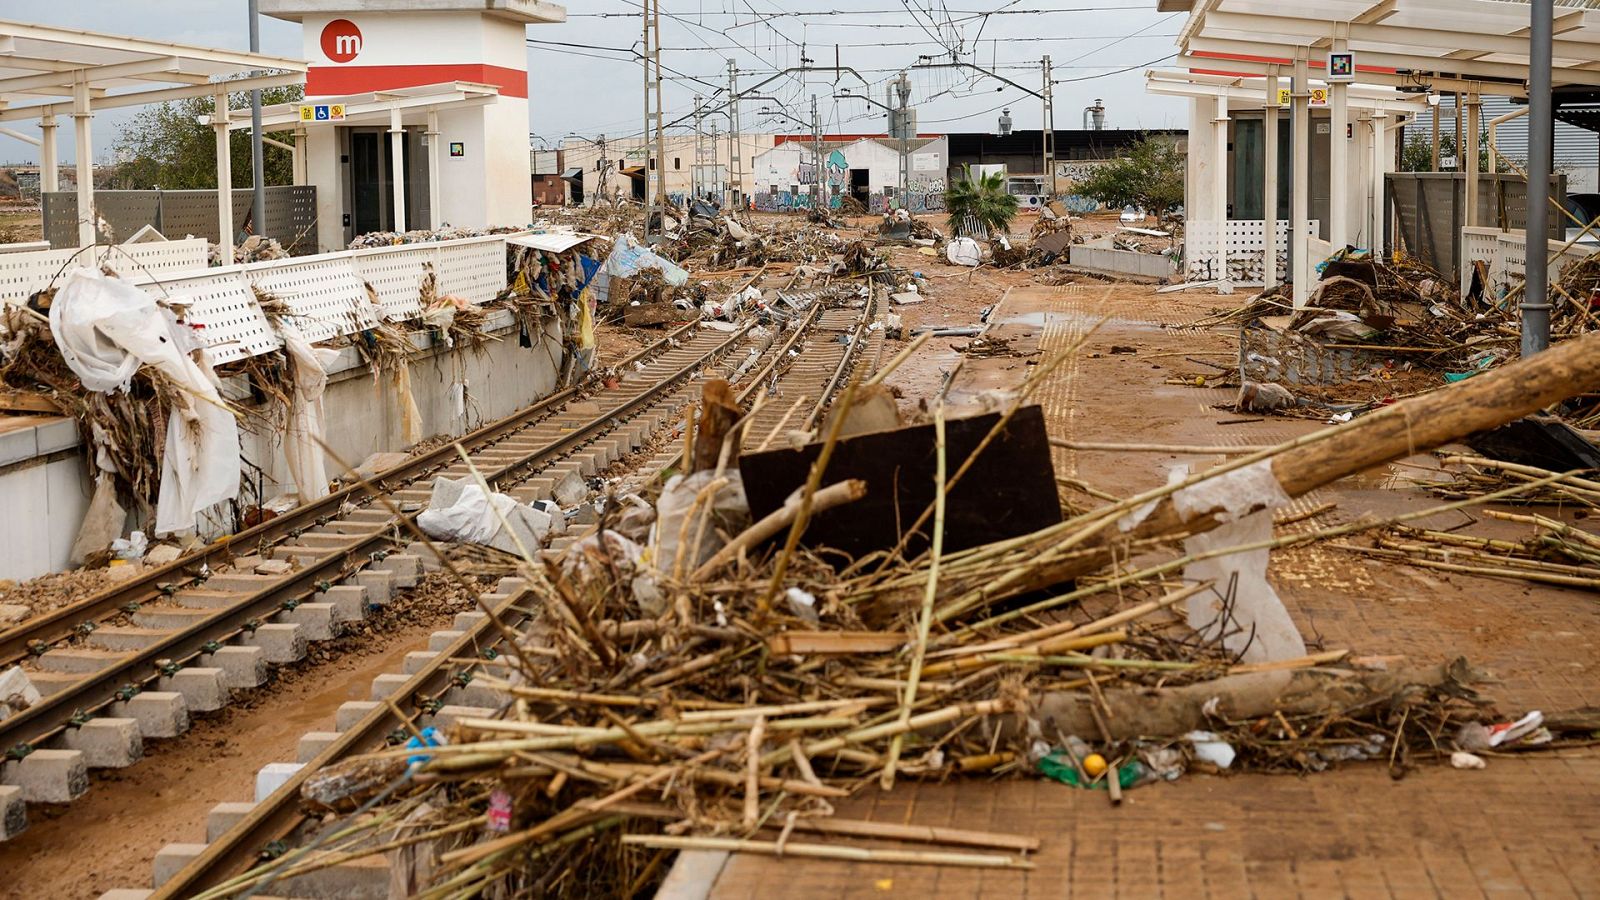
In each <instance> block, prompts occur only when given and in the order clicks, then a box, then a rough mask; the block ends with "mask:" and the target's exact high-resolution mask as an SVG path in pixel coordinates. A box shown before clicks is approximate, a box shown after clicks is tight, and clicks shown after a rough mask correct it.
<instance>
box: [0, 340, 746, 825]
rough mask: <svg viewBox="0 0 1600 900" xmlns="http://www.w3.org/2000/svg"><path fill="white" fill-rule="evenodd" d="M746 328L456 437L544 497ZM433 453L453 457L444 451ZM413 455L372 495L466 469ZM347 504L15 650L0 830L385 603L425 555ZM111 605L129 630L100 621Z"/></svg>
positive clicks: (199, 561)
mask: <svg viewBox="0 0 1600 900" xmlns="http://www.w3.org/2000/svg"><path fill="white" fill-rule="evenodd" d="M749 330H750V326H749V325H745V326H743V327H740V328H737V329H735V330H734V331H733V332H731V333H728V332H716V331H711V330H708V329H699V330H693V329H682V330H679V331H678V332H675V333H674V334H673V335H671V336H669V338H667V339H663V340H662V341H661V342H658V343H657V344H656V345H654V346H653V347H651V348H647V349H646V350H645V351H643V352H642V353H641V354H639V355H637V356H636V357H635V358H632V359H630V360H629V361H628V363H629V364H628V365H627V366H625V367H624V373H623V378H622V380H621V383H620V384H618V385H617V386H616V387H612V388H606V389H602V390H600V391H597V392H595V393H593V394H591V395H590V396H589V397H587V398H586V399H584V400H582V401H579V402H574V401H573V398H574V396H575V392H563V394H564V395H565V396H561V395H558V397H557V398H552V400H554V401H555V402H551V401H549V400H547V401H545V402H543V403H541V404H536V405H535V407H530V410H524V411H522V412H520V413H518V414H517V415H515V416H512V417H510V419H508V420H504V421H502V422H499V423H495V424H494V425H491V426H488V427H487V428H484V429H480V430H478V431H477V432H474V433H473V434H472V435H469V436H467V437H466V438H464V439H463V446H465V447H469V448H472V449H470V450H469V456H470V458H472V459H473V462H474V466H475V467H476V468H477V469H478V471H479V472H480V473H482V474H483V475H484V476H485V477H486V478H487V479H488V480H489V481H490V482H491V483H492V484H494V485H496V487H497V488H499V489H504V490H507V491H509V492H511V493H513V494H515V495H518V496H519V498H520V499H524V500H527V499H535V498H537V497H540V496H548V495H549V491H550V489H551V487H552V486H553V484H554V479H553V478H552V477H551V476H550V475H547V474H545V473H546V472H549V471H556V472H557V473H561V474H564V472H565V471H566V470H569V469H570V470H572V471H576V472H579V473H580V474H583V475H589V474H593V472H594V470H595V469H596V468H603V467H604V466H606V465H608V464H609V463H610V462H611V461H613V460H614V459H615V458H617V457H618V456H620V455H622V454H624V453H627V452H630V451H632V450H634V449H636V448H637V447H639V446H641V445H643V444H645V443H646V442H647V441H648V440H649V437H650V436H651V434H653V433H654V431H656V430H657V429H659V428H662V427H670V426H671V424H672V423H674V422H675V421H676V419H677V415H676V411H675V410H676V408H678V407H681V405H682V404H683V403H685V402H687V401H688V399H689V397H690V396H691V393H692V392H691V391H690V390H688V387H687V386H688V383H689V380H690V378H691V377H692V376H694V375H695V374H696V373H698V372H700V371H701V370H702V369H704V368H705V367H706V366H707V365H709V364H712V363H713V361H714V360H717V359H720V358H723V357H725V356H727V355H728V354H730V352H732V351H733V350H734V349H735V348H737V347H739V346H741V345H743V344H746V343H748V342H750V340H751V337H750V335H749ZM769 343H771V344H775V343H777V342H776V340H773V341H770V342H769ZM652 351H654V352H652ZM646 357H648V358H649V361H648V362H645V361H644V360H645V359H646ZM635 362H637V363H639V365H638V366H634V365H633V363H635ZM514 422H516V423H515V424H514ZM474 444H476V446H475V447H474V446H473V445H474ZM442 450H444V451H447V452H448V454H450V455H452V456H454V455H455V449H454V447H450V446H447V447H445V448H442ZM580 451H581V452H580ZM569 457H570V458H569ZM427 458H428V465H427V466H426V467H420V466H411V464H408V465H407V466H402V467H397V469H394V470H390V471H388V472H385V473H383V475H382V476H380V477H379V478H377V479H375V480H374V481H375V484H376V486H375V487H374V488H373V489H372V490H374V491H380V492H386V493H390V494H392V495H393V496H394V498H395V501H396V502H397V503H405V502H406V501H407V500H408V499H410V500H416V499H418V498H423V499H425V497H426V495H427V493H428V491H427V490H426V489H425V488H424V487H422V485H425V484H427V482H424V481H422V479H423V478H425V477H428V476H429V475H433V474H443V475H452V476H459V475H464V474H467V473H468V471H469V470H468V468H467V466H466V464H465V463H460V462H457V463H455V464H450V465H446V463H447V457H446V456H445V455H444V454H438V453H431V454H429V455H428V457H427ZM401 469H406V471H403V472H402V471H400V470H401ZM391 484H392V485H396V486H397V487H398V491H396V489H395V488H389V487H387V486H388V485H391ZM519 484H520V485H522V486H521V487H517V486H516V485H519ZM355 490H360V491H362V492H363V493H364V494H366V495H367V499H368V500H369V501H370V499H371V492H370V491H368V489H367V487H365V486H356V487H355V488H354V489H347V491H344V492H341V493H342V494H343V496H344V498H350V499H351V501H352V502H351V505H352V506H357V505H356V504H355V503H354V502H353V500H354V499H358V498H359V495H356V494H355V493H354V491H355ZM314 505H315V506H318V507H319V510H320V509H321V508H322V505H321V504H314ZM361 506H366V507H367V508H360V507H359V506H357V508H355V509H353V510H349V509H347V510H345V511H342V512H341V511H340V510H339V507H334V508H333V511H332V512H329V513H327V514H326V515H325V516H324V515H320V514H319V515H315V516H313V517H311V518H310V519H307V518H306V517H305V516H303V515H302V516H298V517H296V521H299V522H301V523H302V524H301V525H300V526H299V527H291V528H288V529H280V530H278V531H276V532H272V533H270V534H269V533H267V532H264V531H255V530H252V531H253V532H254V533H253V534H250V535H248V536H245V537H244V540H243V541H237V540H236V541H235V546H236V547H237V546H238V544H240V543H246V542H248V543H247V545H248V546H251V547H252V549H254V550H256V551H257V552H256V553H255V554H252V555H251V556H249V557H246V558H245V562H247V563H251V562H254V563H256V564H255V565H254V566H253V567H250V568H249V569H247V570H246V571H245V572H235V573H229V574H220V575H219V574H212V575H209V577H207V575H206V573H207V572H208V571H209V565H210V563H211V562H217V563H219V564H220V563H221V562H222V559H223V557H221V556H219V555H217V554H216V551H215V550H207V551H204V552H202V553H197V554H194V555H192V556H191V557H189V558H188V559H189V562H190V564H191V565H194V566H195V568H196V569H197V570H198V572H197V573H195V574H193V575H191V574H190V573H189V572H183V573H182V574H183V575H184V576H186V577H188V578H189V582H188V584H186V585H184V586H178V585H175V584H173V583H171V582H167V583H164V584H163V585H161V586H152V585H150V584H136V585H131V586H129V593H128V594H126V595H125V596H128V595H132V596H139V595H141V594H142V595H145V596H150V595H151V594H152V593H153V597H152V598H151V599H150V600H148V601H138V600H130V601H127V602H126V605H125V606H121V607H114V608H113V609H114V610H115V611H114V612H112V613H109V614H107V613H104V612H103V610H104V609H105V607H106V604H104V603H103V602H101V603H84V604H80V605H79V606H80V607H81V609H80V614H81V616H82V617H81V618H80V619H79V620H78V621H79V625H78V626H77V627H75V628H74V633H75V634H76V635H77V637H78V639H77V641H76V642H75V645H74V646H57V647H54V648H51V649H45V650H43V652H39V653H36V654H31V655H30V656H29V657H27V663H28V665H30V666H31V667H32V668H33V671H32V672H30V675H32V676H34V677H36V678H37V679H38V681H39V683H40V686H41V688H42V689H43V690H42V692H43V691H48V692H49V694H48V696H46V697H45V698H44V699H43V700H42V701H41V702H40V703H38V704H36V705H35V706H34V707H32V708H30V709H28V710H26V711H25V712H23V713H21V714H19V715H16V716H13V717H11V718H8V719H7V720H5V721H4V722H0V747H5V748H8V749H7V752H6V756H7V758H6V761H5V762H4V764H3V768H0V823H4V824H3V825H0V838H3V837H8V836H10V835H11V834H14V833H16V832H17V831H20V830H21V829H22V828H23V827H25V823H26V810H25V806H24V804H25V803H27V802H46V803H65V802H70V801H71V800H72V799H74V798H75V797H77V796H80V795H81V794H82V793H84V792H85V791H86V790H87V789H88V783H89V782H88V777H87V772H88V770H89V769H91V768H112V767H120V766H126V765H129V764H132V763H133V762H136V761H137V760H138V759H139V758H140V756H141V755H142V742H143V740H144V739H146V738H168V737H176V736H177V735H179V734H181V733H182V732H183V731H185V730H186V729H187V726H188V717H189V714H190V713H191V712H202V711H210V710H215V709H218V708H220V707H221V706H223V705H224V704H225V703H226V702H227V699H228V696H229V692H230V691H231V690H233V689H235V688H245V687H254V686H257V685H259V684H260V683H261V682H262V681H263V680H264V678H265V676H266V673H267V671H268V666H269V665H274V664H288V663H292V662H294V661H296V660H298V659H299V658H300V657H301V656H303V655H304V652H305V648H306V642H307V641H308V640H326V639H330V638H332V637H334V636H336V635H337V634H338V633H339V631H340V629H341V627H342V625H343V623H345V622H349V621H356V620H359V619H360V618H362V617H363V616H364V614H365V610H366V609H367V608H368V606H369V605H380V604H384V603H387V602H390V601H391V599H392V597H393V594H394V591H395V589H396V588H397V587H408V586H410V585H411V584H414V583H415V581H416V579H417V577H418V576H419V575H420V573H421V571H422V569H423V568H424V567H431V566H429V565H427V564H429V563H432V562H433V560H429V559H424V558H422V557H419V556H418V555H417V554H416V553H414V552H395V549H396V546H397V543H398V542H399V541H400V540H402V539H401V537H400V536H401V535H402V534H403V533H404V527H403V523H402V522H401V521H400V520H399V519H396V518H394V517H393V516H392V515H390V513H389V512H388V509H387V507H386V506H385V505H382V504H378V505H377V506H376V507H373V506H372V505H370V503H369V504H361ZM289 515H290V516H294V513H290V514H289ZM415 515H416V513H415V512H408V513H404V514H403V516H402V518H404V519H406V520H414V518H415ZM250 538H254V541H253V542H252V541H250ZM408 549H416V548H408ZM237 561H238V560H237V557H235V562H237ZM179 562H180V563H182V562H183V561H182V560H180V561H179ZM181 570H182V566H178V565H174V566H168V567H164V568H163V569H162V570H159V571H158V573H156V574H157V575H158V576H166V577H173V576H174V575H175V574H177V573H179V572H180V571H181ZM152 587H154V590H153V591H152ZM94 599H97V600H103V599H104V598H94ZM96 612H101V614H102V615H103V616H104V618H95V617H94V616H95V613H96ZM122 615H126V616H128V617H129V621H130V622H131V624H130V625H127V626H120V625H103V624H101V623H102V622H104V621H106V620H107V619H110V620H113V621H115V620H116V619H118V618H120V616H122ZM62 621H63V620H62V619H61V618H59V617H57V618H56V619H54V620H53V621H52V623H50V625H48V626H45V627H50V628H54V627H59V626H60V624H61V622H62ZM85 623H93V624H92V625H89V626H88V627H84V624H85ZM56 643H57V644H61V643H64V642H62V641H59V640H58V641H56Z"/></svg>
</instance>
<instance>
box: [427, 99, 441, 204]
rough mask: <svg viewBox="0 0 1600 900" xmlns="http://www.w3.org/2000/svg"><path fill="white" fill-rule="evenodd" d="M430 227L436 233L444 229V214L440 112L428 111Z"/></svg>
mask: <svg viewBox="0 0 1600 900" xmlns="http://www.w3.org/2000/svg"><path fill="white" fill-rule="evenodd" d="M427 133H428V227H429V228H432V229H433V230H435V231H438V230H439V229H440V228H443V227H444V224H443V223H444V213H443V211H442V210H441V209H440V208H439V207H440V202H441V201H440V194H441V190H440V185H439V111H438V110H437V109H433V108H432V107H429V109H428V132H427Z"/></svg>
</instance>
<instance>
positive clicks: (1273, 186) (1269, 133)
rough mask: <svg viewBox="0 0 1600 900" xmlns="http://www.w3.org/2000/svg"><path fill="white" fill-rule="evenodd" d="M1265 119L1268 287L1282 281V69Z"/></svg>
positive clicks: (1270, 81)
mask: <svg viewBox="0 0 1600 900" xmlns="http://www.w3.org/2000/svg"><path fill="white" fill-rule="evenodd" d="M1261 111H1262V113H1263V121H1262V123H1261V145H1262V152H1261V160H1262V162H1261V166H1262V169H1263V173H1262V179H1261V219H1262V223H1261V224H1262V226H1263V229H1264V232H1265V236H1266V246H1265V248H1264V249H1263V250H1262V251H1261V280H1262V283H1263V284H1264V285H1265V286H1267V287H1269V288H1270V287H1272V286H1273V285H1275V284H1277V283H1278V237H1277V235H1278V70H1277V68H1276V67H1274V68H1273V69H1271V70H1270V71H1269V72H1268V74H1267V105H1266V106H1265V107H1263V108H1262V110H1261Z"/></svg>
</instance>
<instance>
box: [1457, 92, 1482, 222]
mask: <svg viewBox="0 0 1600 900" xmlns="http://www.w3.org/2000/svg"><path fill="white" fill-rule="evenodd" d="M1481 109H1482V107H1481V105H1480V103H1479V100H1478V92H1477V91H1475V90H1474V91H1471V92H1469V93H1468V94H1467V127H1466V133H1465V134H1463V135H1462V145H1461V146H1462V149H1461V151H1460V157H1461V171H1463V172H1466V173H1467V215H1466V220H1465V221H1466V223H1467V227H1469V228H1470V227H1473V226H1475V225H1477V224H1478V118H1479V113H1480V112H1481Z"/></svg>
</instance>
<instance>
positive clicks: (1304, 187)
mask: <svg viewBox="0 0 1600 900" xmlns="http://www.w3.org/2000/svg"><path fill="white" fill-rule="evenodd" d="M1310 101H1311V79H1310V77H1309V72H1308V68H1307V66H1306V60H1305V51H1304V50H1303V49H1302V50H1298V51H1297V52H1296V59H1295V61H1294V92H1293V95H1292V98H1291V99H1290V103H1291V105H1292V111H1293V115H1294V121H1293V128H1294V136H1293V139H1292V144H1293V147H1292V150H1291V152H1292V153H1293V156H1292V157H1291V158H1290V160H1289V165H1290V174H1291V177H1292V179H1293V180H1292V181H1291V182H1290V184H1289V217H1290V219H1291V220H1292V221H1290V222H1289V234H1290V242H1289V243H1290V251H1289V252H1290V254H1291V256H1292V257H1293V264H1292V265H1291V268H1290V271H1292V272H1293V273H1294V305H1295V306H1296V307H1301V306H1305V305H1306V298H1307V297H1309V296H1310V294H1311V283H1310V276H1309V273H1310V272H1311V265H1310V261H1309V260H1307V259H1306V256H1307V254H1309V253H1310V252H1311V251H1310V249H1309V248H1308V246H1307V243H1306V242H1307V239H1308V238H1309V237H1310V235H1309V234H1307V233H1306V219H1308V218H1309V217H1310V216H1309V215H1308V214H1309V213H1310V211H1311V203H1310V200H1311V194H1310V189H1311V106H1310Z"/></svg>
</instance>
